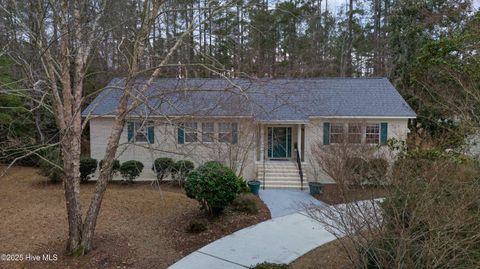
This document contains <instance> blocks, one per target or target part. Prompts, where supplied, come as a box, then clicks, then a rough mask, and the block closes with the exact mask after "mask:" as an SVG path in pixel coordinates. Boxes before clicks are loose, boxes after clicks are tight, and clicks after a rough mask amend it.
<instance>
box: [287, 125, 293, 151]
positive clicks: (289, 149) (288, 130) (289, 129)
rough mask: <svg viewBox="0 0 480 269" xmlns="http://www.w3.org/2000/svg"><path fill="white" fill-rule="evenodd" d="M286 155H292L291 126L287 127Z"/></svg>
mask: <svg viewBox="0 0 480 269" xmlns="http://www.w3.org/2000/svg"><path fill="white" fill-rule="evenodd" d="M287 157H289V158H290V157H292V128H291V127H288V128H287Z"/></svg>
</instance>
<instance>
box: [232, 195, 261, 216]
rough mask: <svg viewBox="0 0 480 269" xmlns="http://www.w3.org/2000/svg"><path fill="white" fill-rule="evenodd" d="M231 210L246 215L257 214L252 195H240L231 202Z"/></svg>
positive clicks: (255, 203)
mask: <svg viewBox="0 0 480 269" xmlns="http://www.w3.org/2000/svg"><path fill="white" fill-rule="evenodd" d="M232 206H233V210H235V211H240V212H245V213H248V214H258V206H257V202H256V199H255V197H254V195H253V194H241V195H240V196H238V197H237V198H235V200H233V202H232Z"/></svg>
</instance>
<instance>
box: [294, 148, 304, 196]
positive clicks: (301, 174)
mask: <svg viewBox="0 0 480 269" xmlns="http://www.w3.org/2000/svg"><path fill="white" fill-rule="evenodd" d="M295 152H296V153H297V166H298V173H299V174H300V190H302V191H303V171H302V160H301V159H300V151H299V150H298V145H297V144H296V145H295Z"/></svg>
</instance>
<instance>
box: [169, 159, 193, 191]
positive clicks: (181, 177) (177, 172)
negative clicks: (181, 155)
mask: <svg viewBox="0 0 480 269" xmlns="http://www.w3.org/2000/svg"><path fill="white" fill-rule="evenodd" d="M194 168H195V165H194V164H193V162H191V161H187V160H180V161H177V162H176V163H175V164H174V165H173V168H172V176H173V177H174V178H175V179H176V180H177V181H178V182H179V184H180V185H183V183H184V182H185V179H186V178H187V176H188V174H190V172H192V171H193V169H194Z"/></svg>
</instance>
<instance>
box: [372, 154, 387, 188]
mask: <svg viewBox="0 0 480 269" xmlns="http://www.w3.org/2000/svg"><path fill="white" fill-rule="evenodd" d="M368 168H369V169H368V176H367V179H368V181H369V183H373V184H378V183H382V182H385V178H386V176H387V172H388V162H387V160H385V159H383V158H374V159H371V160H370V161H369V162H368Z"/></svg>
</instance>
